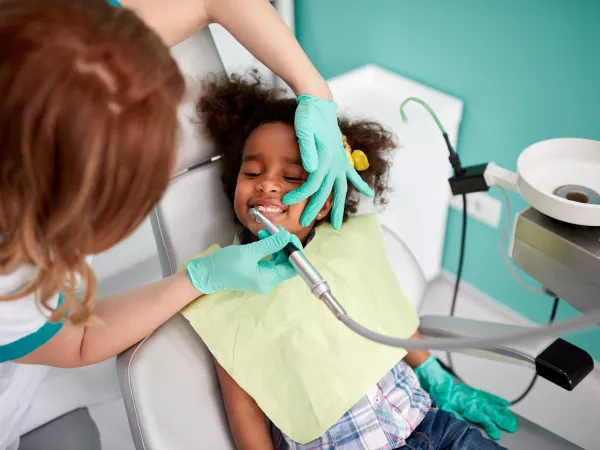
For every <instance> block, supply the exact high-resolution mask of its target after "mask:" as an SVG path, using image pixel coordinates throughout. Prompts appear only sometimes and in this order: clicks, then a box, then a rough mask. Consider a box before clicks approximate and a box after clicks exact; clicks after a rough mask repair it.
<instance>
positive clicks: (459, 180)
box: [400, 97, 559, 405]
mask: <svg viewBox="0 0 600 450" xmlns="http://www.w3.org/2000/svg"><path fill="white" fill-rule="evenodd" d="M411 101H412V102H416V103H418V104H420V105H421V106H422V107H424V108H425V109H426V110H427V112H429V114H430V115H431V117H432V118H433V119H434V120H435V123H436V125H437V127H438V128H439V130H440V132H441V133H442V135H443V136H444V141H445V142H446V147H447V148H448V153H449V155H450V156H449V160H450V165H451V166H452V169H453V170H454V177H452V178H451V179H450V180H449V181H450V187H451V188H452V192H453V194H455V195H462V204H463V211H462V231H461V239H460V253H459V258H458V267H457V270H456V281H455V283H454V291H453V293H452V303H451V305H450V317H454V314H455V313H456V303H457V300H458V291H459V289H460V283H461V281H462V273H463V268H464V262H465V247H466V241H467V222H468V211H467V195H466V194H467V193H470V192H478V191H482V190H487V189H489V186H488V185H487V183H486V181H485V179H484V172H485V169H486V166H487V164H483V165H480V166H472V167H468V168H466V169H465V168H463V167H462V165H461V162H460V158H459V157H458V154H457V153H456V151H455V150H454V148H452V144H451V143H450V139H449V137H448V133H446V130H445V129H444V126H443V125H442V122H441V121H440V119H439V118H438V116H437V114H436V113H435V111H433V109H432V108H431V107H430V106H429V105H428V104H427V103H426V102H424V101H423V100H421V99H419V98H416V97H409V98H407V99H406V100H404V101H403V102H402V104H401V105H400V116H401V117H402V120H403V121H404V122H407V117H406V113H405V112H404V107H405V106H406V104H407V103H409V102H411ZM499 187H500V190H501V192H502V195H503V196H504V199H505V201H506V221H505V223H504V228H503V230H502V238H501V239H500V246H501V254H502V259H503V260H504V263H505V264H506V267H507V268H508V270H509V272H510V274H511V275H512V276H513V278H514V279H515V280H516V281H517V282H518V283H519V284H520V285H522V286H523V287H524V288H525V289H527V290H529V291H530V292H533V293H536V294H540V295H546V294H547V293H546V292H544V291H542V290H539V289H536V288H534V287H532V286H530V285H529V284H527V283H526V282H525V281H523V279H522V278H521V277H520V276H519V275H518V274H517V272H516V271H515V270H514V268H513V267H512V265H511V264H510V261H509V259H508V255H507V253H506V237H507V235H508V228H509V225H510V217H511V214H510V212H511V210H510V200H509V198H508V195H507V194H506V191H505V190H504V189H503V188H502V187H501V186H499ZM558 304H559V298H558V297H555V298H554V305H553V307H552V312H551V314H550V318H549V321H548V324H549V325H551V324H552V323H553V322H554V319H555V317H556V311H557V309H558ZM446 355H447V358H448V365H446V364H444V363H443V362H442V361H440V364H441V365H442V367H443V368H444V369H445V370H447V371H448V372H449V373H450V374H452V375H453V376H454V377H456V378H457V379H458V380H459V381H461V382H463V381H462V380H461V378H460V377H459V376H458V375H457V374H456V372H455V370H454V363H453V361H452V354H451V353H450V352H447V353H446ZM537 379H538V375H537V373H536V374H535V375H534V377H533V379H532V380H531V382H530V383H529V386H527V388H526V389H525V391H523V393H522V394H521V395H520V396H519V397H517V398H516V399H515V400H513V401H512V402H511V405H516V404H517V403H519V402H521V401H522V400H523V399H524V398H525V397H527V395H528V394H529V393H530V392H531V390H532V389H533V387H534V385H535V383H536V381H537Z"/></svg>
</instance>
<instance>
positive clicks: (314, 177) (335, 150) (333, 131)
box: [283, 94, 374, 229]
mask: <svg viewBox="0 0 600 450" xmlns="http://www.w3.org/2000/svg"><path fill="white" fill-rule="evenodd" d="M296 102H297V103H298V107H297V108H296V116H295V119H294V127H295V128H296V136H298V144H299V145H300V154H301V156H302V164H303V166H304V169H305V170H306V171H307V172H308V173H309V175H308V179H307V180H306V183H304V184H303V185H302V186H300V187H299V188H298V189H296V190H294V191H291V192H288V193H287V194H286V195H285V196H284V197H283V203H285V204H286V205H292V204H294V203H298V202H300V201H302V200H304V199H306V198H308V197H310V196H312V198H311V199H310V202H309V203H308V205H307V206H306V208H305V209H304V212H303V213H302V218H301V220H300V223H301V225H302V226H304V227H306V226H308V225H309V224H310V223H312V222H313V221H314V220H315V218H316V217H317V214H318V213H319V211H320V210H321V208H322V207H323V205H324V204H325V202H326V201H327V198H328V197H329V195H330V194H331V191H332V189H333V191H334V194H333V207H332V211H331V224H332V225H333V227H334V228H335V229H340V228H341V226H342V220H343V218H344V204H345V202H346V192H347V191H348V180H350V182H351V183H352V184H353V185H354V186H355V187H356V188H357V189H358V190H359V191H360V192H362V193H363V194H364V195H366V196H368V197H373V195H374V192H373V190H372V189H371V188H370V187H369V185H368V184H367V183H365V182H364V181H363V179H362V178H361V177H360V175H358V172H356V170H354V167H352V165H351V164H350V162H349V161H348V158H347V157H346V152H345V150H344V144H343V143H342V133H341V131H340V127H339V125H338V119H337V105H336V104H335V102H329V101H327V100H322V99H320V98H317V97H313V96H311V95H306V94H302V95H300V96H299V97H298V99H297V100H296Z"/></svg>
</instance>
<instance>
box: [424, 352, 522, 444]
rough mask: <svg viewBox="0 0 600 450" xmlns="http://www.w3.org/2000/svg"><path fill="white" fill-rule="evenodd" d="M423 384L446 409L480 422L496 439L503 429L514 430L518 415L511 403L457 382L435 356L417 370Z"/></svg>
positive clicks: (471, 420) (462, 417) (463, 417)
mask: <svg viewBox="0 0 600 450" xmlns="http://www.w3.org/2000/svg"><path fill="white" fill-rule="evenodd" d="M415 373H416V374H417V378H418V379H419V382H420V383H421V387H422V388H423V389H425V391H427V392H428V393H429V395H431V396H432V397H433V398H435V400H436V402H437V405H438V406H439V407H440V408H441V409H443V410H444V411H448V412H451V413H454V414H455V415H456V416H457V417H458V418H460V419H464V420H468V421H469V422H472V423H475V424H477V425H480V426H481V427H482V428H483V429H484V430H485V431H486V433H487V434H488V435H489V436H490V437H491V438H492V439H500V429H502V430H505V431H508V432H510V433H514V432H515V431H517V418H516V417H515V416H514V415H513V414H512V413H511V412H510V411H509V409H508V407H509V406H510V402H508V401H507V400H504V399H503V398H500V397H496V396H495V395H492V394H489V393H487V392H484V391H480V390H478V389H473V388H472V387H469V386H467V385H465V384H463V383H458V382H455V381H454V379H453V378H452V376H451V375H450V374H449V373H448V372H446V371H445V370H444V369H443V368H442V366H441V365H440V363H439V362H438V360H437V359H436V357H435V356H433V355H431V356H430V357H429V358H428V359H427V361H425V362H424V363H423V364H421V365H420V366H419V367H417V368H416V369H415Z"/></svg>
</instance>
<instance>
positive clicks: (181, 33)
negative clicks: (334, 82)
mask: <svg viewBox="0 0 600 450" xmlns="http://www.w3.org/2000/svg"><path fill="white" fill-rule="evenodd" d="M121 3H122V5H123V6H124V7H127V8H130V9H132V10H133V11H135V12H136V13H137V14H138V15H139V16H140V17H141V18H142V19H143V20H144V21H145V22H146V24H148V26H150V27H151V28H153V29H154V30H155V31H156V32H157V33H158V34H159V35H160V36H161V37H162V38H163V40H164V41H165V42H166V43H167V45H169V46H173V45H175V44H178V43H179V42H182V41H184V40H185V39H187V38H188V37H190V36H192V35H193V34H195V33H196V32H197V31H199V30H200V29H202V28H204V27H205V26H207V25H208V24H209V23H213V22H214V23H218V24H220V25H222V26H223V27H224V28H225V29H226V30H227V31H229V32H230V33H231V34H232V35H233V36H234V37H235V38H236V39H237V40H238V41H239V42H240V44H242V45H243V46H244V47H246V48H247V49H248V50H249V51H250V53H252V54H253V55H254V56H255V57H256V58H258V59H259V60H260V61H261V62H262V63H263V64H264V65H266V66H267V67H268V68H269V69H271V70H272V71H273V72H275V73H276V74H277V75H279V76H280V77H281V78H282V79H283V80H285V82H286V83H287V84H288V85H289V86H290V87H291V88H292V89H293V91H294V92H295V93H296V95H300V94H309V95H312V96H314V97H319V98H321V99H325V100H331V99H332V96H331V91H330V90H329V87H328V86H327V83H326V82H325V80H324V79H323V78H322V77H321V75H320V74H319V72H318V71H317V69H315V67H314V66H313V65H312V63H311V62H310V60H309V59H308V57H307V56H306V54H305V53H304V51H303V50H302V48H301V47H300V45H299V44H298V42H297V41H296V38H295V37H294V35H293V34H292V32H291V31H290V29H289V28H288V27H287V25H286V24H285V22H284V21H283V20H282V19H281V17H280V16H279V15H278V14H277V12H276V11H275V9H274V8H273V7H272V6H271V4H270V3H269V2H268V1H267V0H121Z"/></svg>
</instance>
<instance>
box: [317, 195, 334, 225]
mask: <svg viewBox="0 0 600 450" xmlns="http://www.w3.org/2000/svg"><path fill="white" fill-rule="evenodd" d="M332 205H333V194H331V195H330V196H329V197H328V198H327V200H326V201H325V204H324V205H323V207H322V208H321V211H319V214H317V222H319V221H321V220H322V219H324V218H325V217H327V214H329V211H331V206H332Z"/></svg>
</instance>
